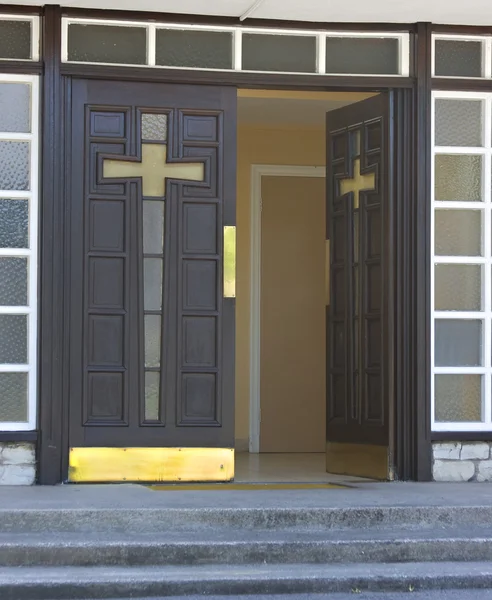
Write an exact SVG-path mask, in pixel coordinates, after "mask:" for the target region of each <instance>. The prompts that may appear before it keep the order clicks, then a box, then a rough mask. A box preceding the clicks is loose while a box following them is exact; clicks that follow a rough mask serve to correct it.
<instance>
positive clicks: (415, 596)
mask: <svg viewBox="0 0 492 600" xmlns="http://www.w3.org/2000/svg"><path fill="white" fill-rule="evenodd" d="M182 599H183V596H179V597H178V596H166V597H164V596H160V597H159V598H155V597H154V598H145V600H182ZM86 600H88V599H86ZM111 600H144V599H143V598H112V599H111ZM186 600H204V597H203V596H201V595H200V596H186ZM206 600H237V596H216V595H214V596H207V597H206ZM241 600H293V598H292V595H288V594H280V595H279V594H273V595H265V594H255V595H254V596H251V595H249V594H248V595H247V596H241ZM295 600H492V590H477V589H470V590H444V591H441V590H424V591H420V592H413V593H412V595H411V596H409V595H408V592H390V593H387V592H382V593H378V592H375V593H373V592H361V593H360V594H354V592H350V594H296V595H295Z"/></svg>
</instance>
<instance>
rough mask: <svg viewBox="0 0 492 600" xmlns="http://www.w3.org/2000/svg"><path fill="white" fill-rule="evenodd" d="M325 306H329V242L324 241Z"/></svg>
mask: <svg viewBox="0 0 492 600" xmlns="http://www.w3.org/2000/svg"><path fill="white" fill-rule="evenodd" d="M325 305H326V306H330V240H325Z"/></svg>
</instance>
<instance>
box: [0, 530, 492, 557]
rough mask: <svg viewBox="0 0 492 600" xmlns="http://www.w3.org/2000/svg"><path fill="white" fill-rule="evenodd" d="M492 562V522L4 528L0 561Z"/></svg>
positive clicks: (0, 536) (0, 540) (0, 547)
mask: <svg viewBox="0 0 492 600" xmlns="http://www.w3.org/2000/svg"><path fill="white" fill-rule="evenodd" d="M489 560H490V561H492V528H491V527H489V528H480V529H479V528H466V529H463V528H462V529H452V528H450V529H446V530H440V529H433V530H422V531H401V530H398V529H396V530H395V529H393V530H387V529H386V530H385V529H371V530H350V531H349V530H346V531H327V532H325V531H295V532H293V531H291V530H286V531H275V532H272V531H269V530H264V531H259V530H254V531H247V530H246V531H241V532H238V531H237V530H226V529H222V530H217V531H214V532H211V531H210V532H207V533H205V532H203V531H195V532H191V533H190V532H180V531H176V530H172V531H167V532H165V533H162V534H159V535H155V534H154V535H142V534H139V535H135V534H130V535H128V534H127V535H125V534H95V533H88V534H80V533H76V534H73V533H65V534H60V533H57V534H51V535H48V534H39V533H34V534H26V533H21V534H0V566H6V567H8V566H10V567H16V566H19V567H23V566H43V565H44V566H53V567H56V566H71V565H72V566H81V567H82V566H101V565H105V566H130V567H133V566H152V565H156V566H161V565H162V566H171V565H178V566H179V565H205V564H209V565H216V566H218V565H248V564H272V565H274V564H289V563H290V564H295V563H305V564H340V563H399V562H443V561H489Z"/></svg>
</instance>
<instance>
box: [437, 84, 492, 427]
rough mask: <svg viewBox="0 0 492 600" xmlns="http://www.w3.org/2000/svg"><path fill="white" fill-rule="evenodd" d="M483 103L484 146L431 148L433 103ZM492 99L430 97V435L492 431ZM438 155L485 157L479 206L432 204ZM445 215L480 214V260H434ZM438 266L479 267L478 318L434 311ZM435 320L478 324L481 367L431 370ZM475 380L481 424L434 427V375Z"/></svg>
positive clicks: (467, 95)
mask: <svg viewBox="0 0 492 600" xmlns="http://www.w3.org/2000/svg"><path fill="white" fill-rule="evenodd" d="M441 98H444V99H462V100H482V101H483V107H484V113H485V114H484V115H483V118H484V122H483V123H484V125H483V127H484V129H483V131H484V132H485V139H484V145H483V146H481V147H460V146H436V145H435V102H436V99H441ZM491 111H492V93H487V92H447V91H446V92H445V91H435V92H432V133H431V135H432V138H431V139H432V169H431V199H432V210H431V294H430V297H431V411H432V414H431V425H432V430H433V431H449V432H453V431H471V432H473V431H492V388H491V385H492V276H491V269H492V198H491V181H490V179H491V172H492V171H491V163H492V137H491V136H492V133H491V129H492V118H491ZM439 154H460V155H463V154H468V155H480V156H483V173H482V177H483V194H484V196H483V202H456V201H445V202H444V201H436V200H435V195H434V182H435V174H434V169H435V156H436V155H439ZM439 208H447V209H466V210H473V209H479V210H481V213H482V256H471V257H467V256H440V255H439V256H437V255H435V231H434V227H435V211H436V209H439ZM436 264H466V265H481V267H482V301H483V307H482V308H483V310H482V311H480V312H472V311H466V312H460V311H436V310H434V290H435V287H434V268H435V265H436ZM436 319H459V320H465V319H472V320H480V321H482V323H483V328H482V360H483V366H481V367H436V366H435V339H434V338H435V321H436ZM440 374H470V375H473V374H477V375H481V376H482V415H483V417H484V421H482V422H436V421H435V389H434V379H435V375H440Z"/></svg>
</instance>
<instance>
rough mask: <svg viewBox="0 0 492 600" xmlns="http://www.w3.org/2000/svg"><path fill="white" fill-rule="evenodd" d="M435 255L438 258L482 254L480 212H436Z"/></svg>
mask: <svg viewBox="0 0 492 600" xmlns="http://www.w3.org/2000/svg"><path fill="white" fill-rule="evenodd" d="M435 215H436V216H435V253H436V254H437V255H439V256H480V255H481V254H482V223H481V221H482V219H481V217H482V212H481V211H479V210H436V213H435Z"/></svg>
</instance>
